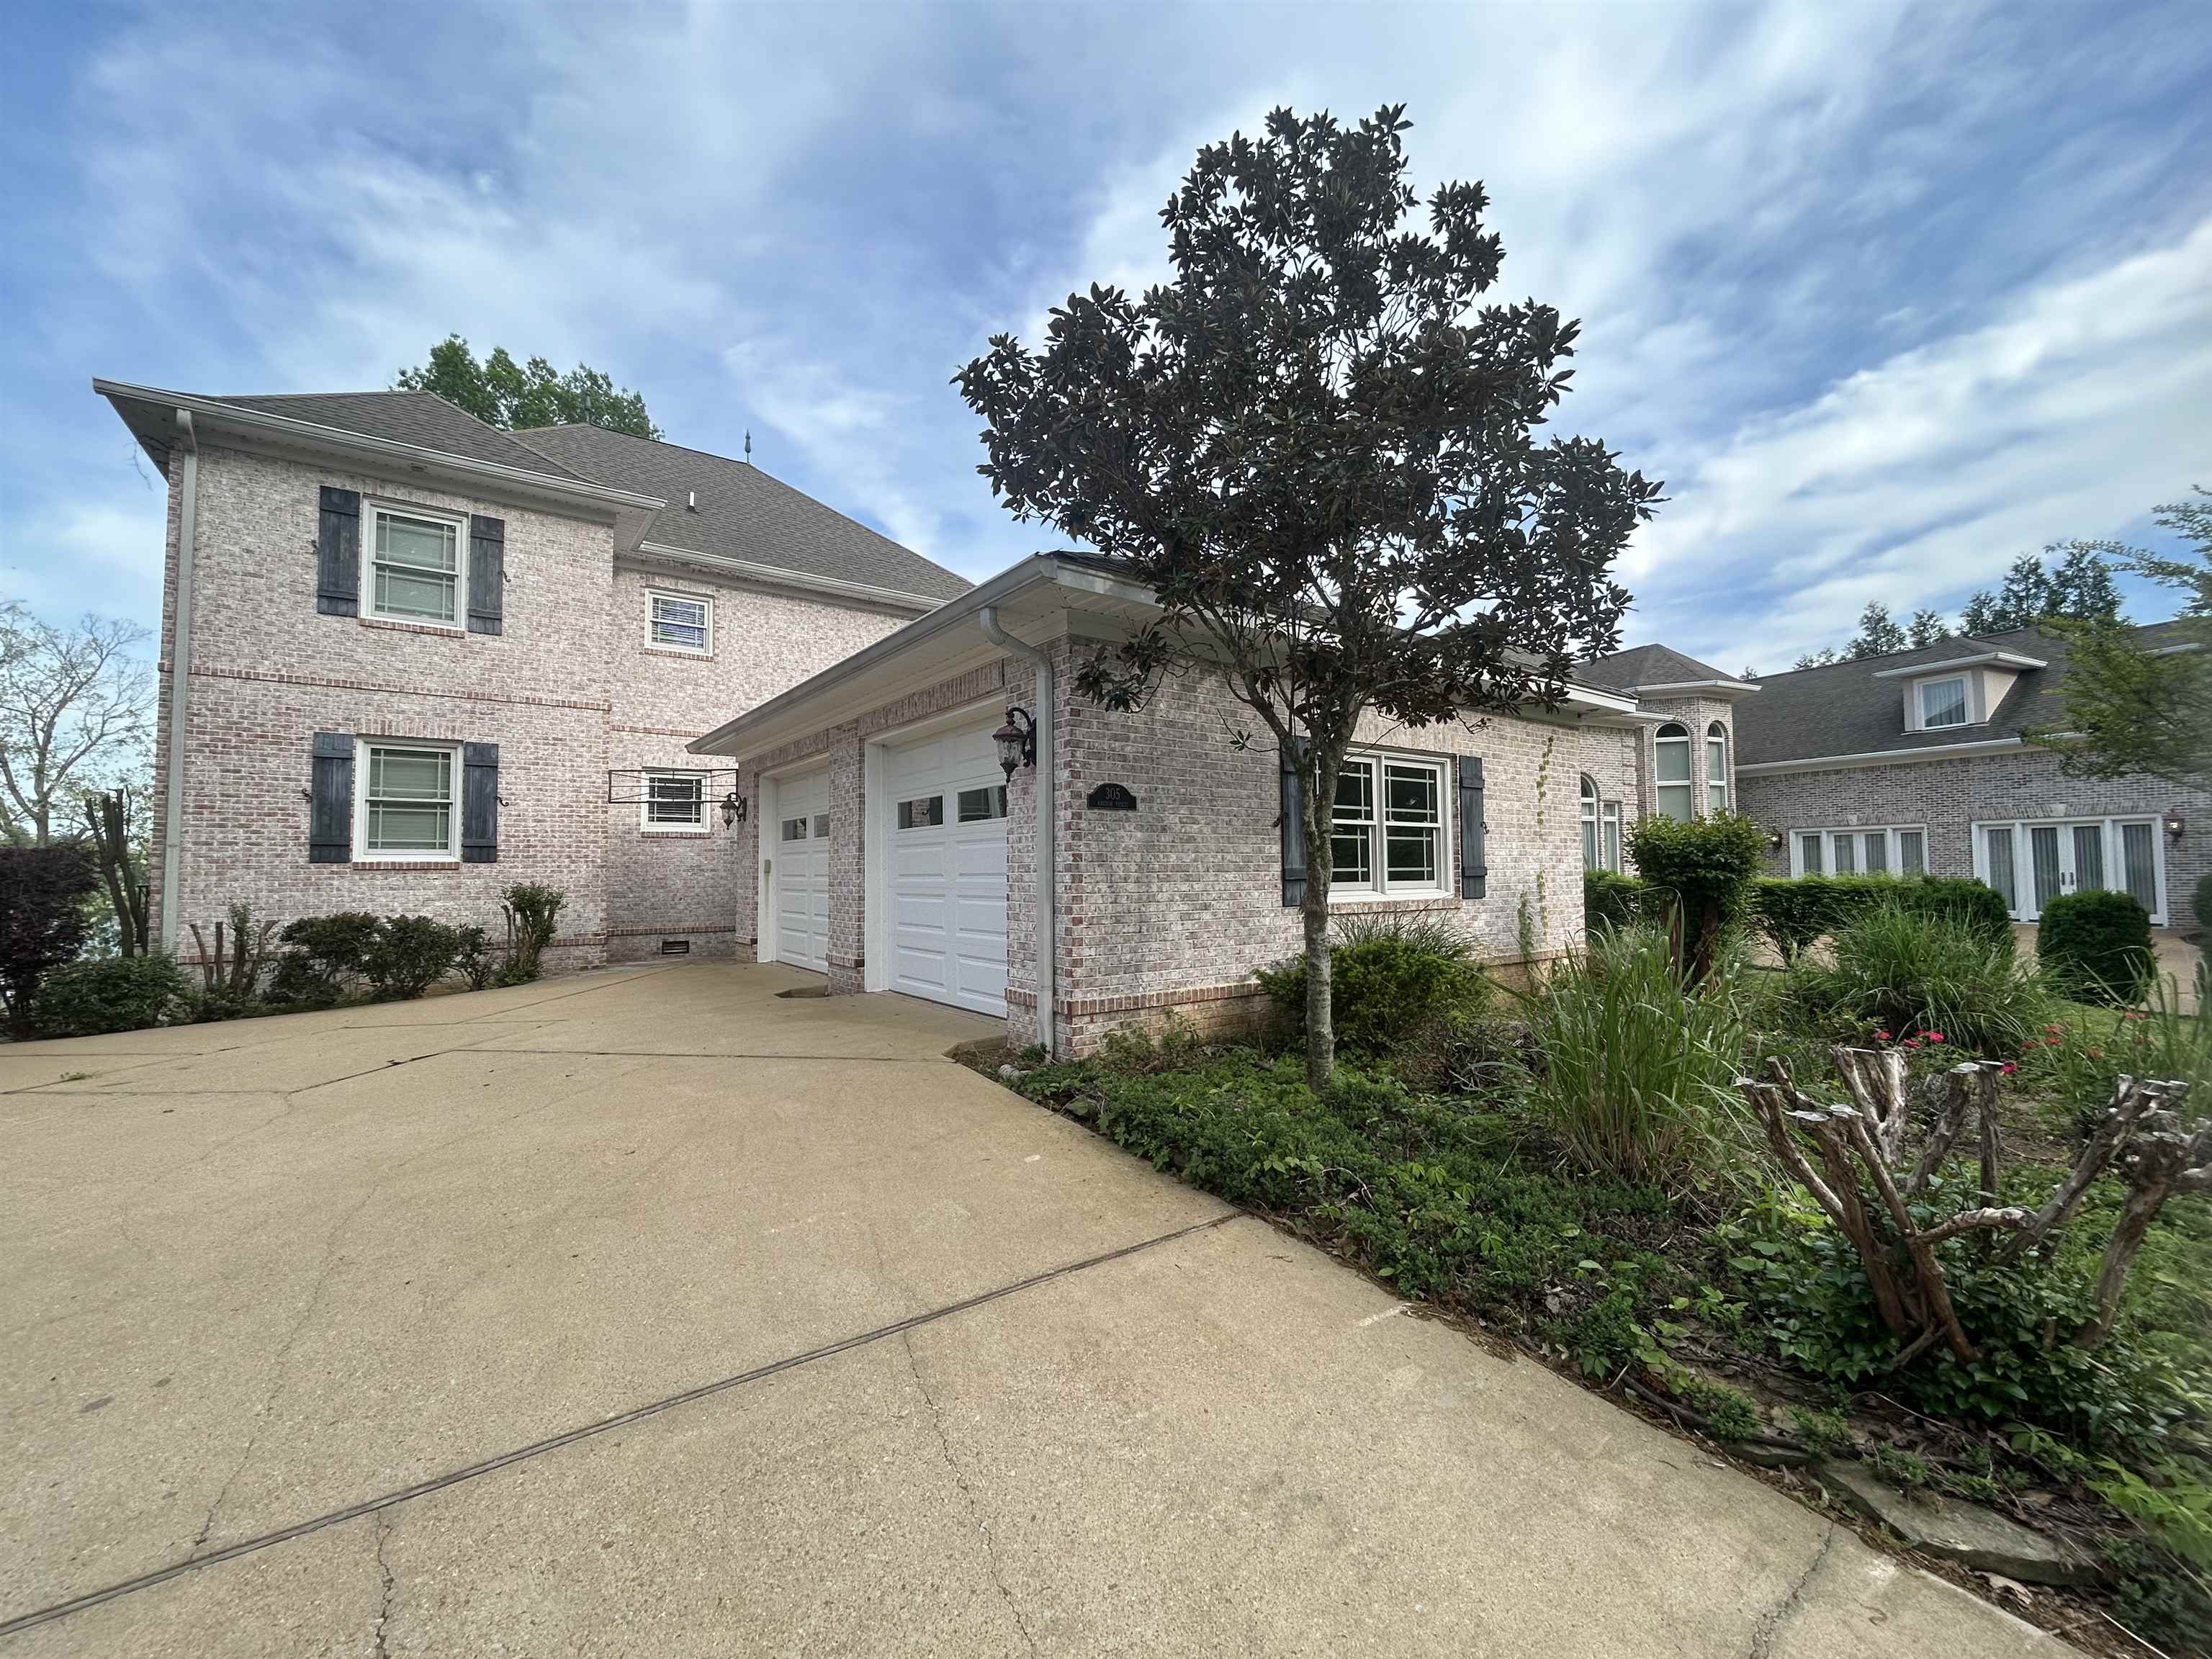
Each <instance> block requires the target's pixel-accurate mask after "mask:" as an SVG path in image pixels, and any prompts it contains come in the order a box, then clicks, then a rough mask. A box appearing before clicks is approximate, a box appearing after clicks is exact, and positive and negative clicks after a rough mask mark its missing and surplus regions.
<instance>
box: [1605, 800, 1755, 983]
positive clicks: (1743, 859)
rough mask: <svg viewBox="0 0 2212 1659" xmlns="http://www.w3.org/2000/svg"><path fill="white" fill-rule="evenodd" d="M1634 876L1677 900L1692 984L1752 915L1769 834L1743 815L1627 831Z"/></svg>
mask: <svg viewBox="0 0 2212 1659" xmlns="http://www.w3.org/2000/svg"><path fill="white" fill-rule="evenodd" d="M1628 853H1629V856H1630V858H1631V859H1632V860H1634V862H1635V865H1636V872H1637V874H1638V875H1639V876H1641V877H1643V878H1644V880H1645V881H1646V882H1648V883H1649V884H1651V885H1652V886H1653V887H1656V888H1657V889H1659V890H1661V891H1662V892H1665V893H1669V894H1672V895H1673V896H1674V902H1675V903H1676V905H1677V906H1678V907H1679V912H1680V921H1679V923H1678V927H1679V928H1680V939H1679V940H1678V945H1679V948H1680V954H1681V957H1682V961H1683V962H1684V963H1685V964H1686V966H1687V968H1688V969H1689V971H1690V975H1691V977H1692V978H1693V979H1702V978H1704V977H1705V975H1706V973H1707V972H1708V971H1710V970H1711V967H1712V963H1713V959H1714V955H1715V952H1716V951H1717V950H1718V948H1719V944H1720V939H1721V936H1722V935H1723V933H1726V932H1728V931H1729V930H1730V929H1732V928H1734V927H1736V926H1737V925H1738V924H1739V923H1741V921H1743V920H1744V918H1745V917H1746V915H1747V914H1748V913H1749V910H1750V908H1751V898H1752V889H1753V883H1754V882H1756V881H1757V880H1758V879H1759V870H1760V869H1761V867H1762V866H1765V862H1766V831H1765V830H1764V829H1760V828H1759V825H1758V824H1756V823H1753V821H1752V820H1751V819H1749V818H1747V817H1744V816H1743V814H1741V812H1708V813H1706V814H1705V816H1704V817H1695V818H1692V819H1690V820H1688V821H1687V822H1686V823H1685V822H1682V821H1680V820H1678V819H1674V818H1670V817H1658V816H1654V817H1647V818H1639V819H1638V820H1637V822H1636V823H1635V825H1634V826H1633V827H1632V829H1630V830H1629V832H1628Z"/></svg>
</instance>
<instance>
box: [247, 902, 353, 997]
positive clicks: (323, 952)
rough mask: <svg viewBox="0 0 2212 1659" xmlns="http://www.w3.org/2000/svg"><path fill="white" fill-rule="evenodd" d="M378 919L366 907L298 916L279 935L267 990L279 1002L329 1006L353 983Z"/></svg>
mask: <svg viewBox="0 0 2212 1659" xmlns="http://www.w3.org/2000/svg"><path fill="white" fill-rule="evenodd" d="M376 933H377V920H376V918H375V917H374V916H373V915H370V914H369V913H368V911H366V910H341V911H339V912H338V913H337V915H331V916H302V917H301V918H300V919H299V920H298V921H295V922H290V923H288V924H287V925H286V927H285V928H284V931H283V933H280V934H278V935H277V938H278V939H279V941H280V942H281V943H282V944H283V946H284V950H283V954H282V955H280V956H279V957H277V958H276V979H275V981H274V982H273V983H272V984H271V985H270V989H269V994H270V998H271V999H272V1000H276V1001H279V1002H297V1003H303V1004H306V1005H308V1006H315V1007H327V1006H329V1005H330V1004H331V1003H333V1002H336V1001H337V1000H338V999H339V998H340V997H342V996H343V995H344V994H346V992H347V991H349V989H351V988H352V986H353V983H354V981H356V980H357V979H359V978H360V976H361V975H362V972H363V970H364V969H365V968H366V967H367V964H368V956H369V952H370V951H372V950H373V949H374V947H375V945H376Z"/></svg>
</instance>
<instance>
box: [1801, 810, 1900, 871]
mask: <svg viewBox="0 0 2212 1659" xmlns="http://www.w3.org/2000/svg"><path fill="white" fill-rule="evenodd" d="M1927 873H1928V830H1927V829H1926V827H1925V826H1924V825H1922V824H1917V823H1915V824H1878V825H1875V827H1873V828H1871V829H1869V828H1865V827H1863V826H1861V825H1858V824H1853V825H1851V826H1850V828H1848V829H1842V828H1838V829H1797V830H1793V831H1791V832H1790V874H1791V875H1793V876H1819V875H1832V876H1853V875H1861V876H1885V875H1887V876H1924V875H1926V874H1927Z"/></svg>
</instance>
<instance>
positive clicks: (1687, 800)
mask: <svg viewBox="0 0 2212 1659" xmlns="http://www.w3.org/2000/svg"><path fill="white" fill-rule="evenodd" d="M1651 782H1652V796H1653V800H1652V805H1654V806H1656V807H1657V808H1658V810H1659V811H1660V812H1661V814H1662V815H1663V816H1664V817H1670V818H1675V819H1679V820H1680V822H1682V823H1688V822H1689V821H1690V820H1691V819H1692V818H1693V817H1696V816H1697V811H1698V794H1697V788H1696V786H1694V785H1693V784H1692V782H1691V781H1690V728H1689V727H1688V726H1684V725H1682V724H1681V723H1680V721H1678V720H1668V722H1667V724H1666V725H1664V726H1661V727H1660V728H1659V729H1658V731H1656V732H1654V733H1653V734H1652V737H1651Z"/></svg>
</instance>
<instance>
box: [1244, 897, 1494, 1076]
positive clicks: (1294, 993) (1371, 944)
mask: <svg viewBox="0 0 2212 1659" xmlns="http://www.w3.org/2000/svg"><path fill="white" fill-rule="evenodd" d="M1258 978H1259V981H1260V985H1261V989H1263V990H1264V991H1266V993H1267V1000H1268V1001H1269V1002H1270V1003H1271V1004H1272V1005H1273V1008H1274V1012H1275V1016H1276V1020H1277V1024H1278V1025H1279V1028H1280V1029H1281V1030H1283V1032H1284V1033H1285V1036H1287V1037H1288V1038H1289V1039H1291V1040H1292V1041H1294V1042H1303V1041H1304V1036H1305V1016H1306V960H1305V957H1304V955H1303V954H1301V955H1298V956H1295V957H1290V958H1289V959H1287V960H1286V961H1285V962H1282V963H1279V964H1278V965H1276V966H1275V967H1273V968H1263V969H1261V970H1260V972H1259V974H1258ZM1488 983H1489V982H1488V981H1486V980H1485V979H1484V978H1483V976H1482V970H1481V969H1480V967H1478V966H1477V965H1476V963H1475V961H1474V951H1473V950H1472V948H1471V947H1470V946H1469V945H1468V941H1467V939H1466V938H1465V936H1464V935H1462V934H1461V933H1458V932H1457V931H1456V930H1455V929H1454V928H1452V927H1450V926H1449V925H1448V924H1447V923H1444V922H1442V921H1437V919H1436V918H1435V917H1432V916H1421V915H1411V916H1401V915H1376V916H1346V917H1345V918H1343V919H1342V920H1341V921H1340V923H1339V924H1338V937H1337V940H1336V943H1335V944H1334V946H1333V947H1332V949H1331V950H1330V951H1329V989H1330V1017H1331V1018H1332V1019H1333V1020H1334V1024H1335V1026H1336V1046H1337V1048H1338V1051H1339V1052H1340V1053H1341V1054H1344V1055H1345V1056H1346V1058H1347V1059H1351V1060H1385V1059H1388V1058H1389V1056H1391V1055H1392V1054H1397V1053H1400V1052H1401V1051H1404V1050H1406V1049H1408V1048H1413V1047H1415V1046H1417V1045H1425V1044H1428V1043H1430V1042H1432V1041H1433V1040H1434V1039H1435V1037H1436V1035H1437V1026H1438V1025H1439V1024H1440V1023H1442V1022H1444V1021H1447V1020H1449V1019H1450V1018H1453V1017H1455V1016H1462V1017H1472V1016H1474V1014H1476V1013H1478V1012H1480V1009H1481V1006H1482V1003H1483V1000H1484V998H1485V995H1486V991H1487V989H1488Z"/></svg>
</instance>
